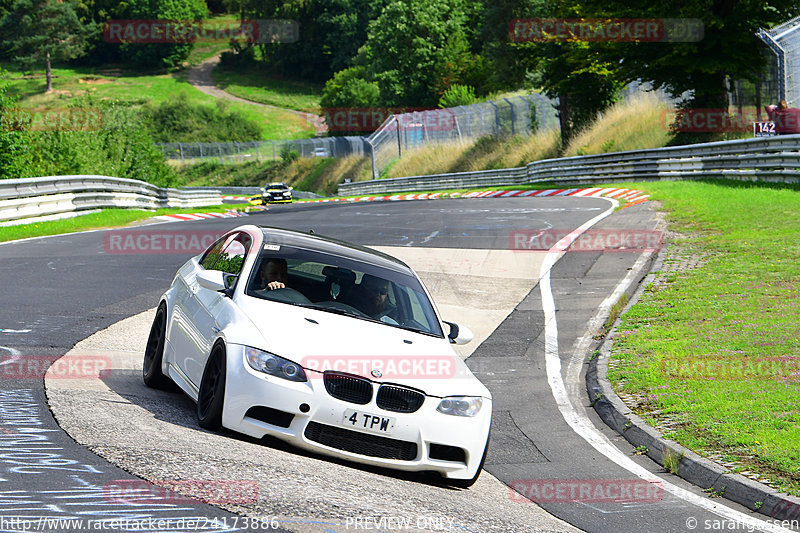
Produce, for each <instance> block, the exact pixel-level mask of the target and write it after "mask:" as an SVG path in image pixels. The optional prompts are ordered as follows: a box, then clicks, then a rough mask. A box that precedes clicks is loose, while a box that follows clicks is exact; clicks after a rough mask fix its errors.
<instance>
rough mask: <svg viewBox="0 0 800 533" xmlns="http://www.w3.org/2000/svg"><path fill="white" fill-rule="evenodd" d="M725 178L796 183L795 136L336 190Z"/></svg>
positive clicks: (799, 160)
mask: <svg viewBox="0 0 800 533" xmlns="http://www.w3.org/2000/svg"><path fill="white" fill-rule="evenodd" d="M705 178H727V179H738V180H750V181H775V182H783V183H798V179H799V178H800V135H784V136H778V137H765V138H756V139H743V140H736V141H721V142H713V143H704V144H694V145H688V146H675V147H668V148H654V149H649V150H635V151H630V152H614V153H608V154H598V155H587V156H575V157H563V158H558V159H544V160H541V161H534V162H533V163H529V164H528V165H527V166H526V167H520V168H508V169H502V170H484V171H478V172H454V173H450V174H437V175H433V176H411V177H405V178H391V179H383V180H370V181H361V182H354V183H343V184H341V185H340V186H339V191H338V192H339V194H340V195H358V194H377V193H396V192H404V191H420V190H431V189H455V188H465V187H493V186H514V185H528V184H533V183H537V184H545V185H546V184H548V183H551V184H552V185H554V186H568V185H572V184H578V183H581V184H586V183H592V182H594V183H601V182H602V183H614V182H621V181H632V180H633V181H655V180H685V179H705Z"/></svg>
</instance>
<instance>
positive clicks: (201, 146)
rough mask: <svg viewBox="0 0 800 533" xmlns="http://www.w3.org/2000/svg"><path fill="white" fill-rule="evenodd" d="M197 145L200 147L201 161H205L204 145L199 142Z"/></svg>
mask: <svg viewBox="0 0 800 533" xmlns="http://www.w3.org/2000/svg"><path fill="white" fill-rule="evenodd" d="M197 147H198V148H200V161H205V159H203V145H202V144H200V143H197Z"/></svg>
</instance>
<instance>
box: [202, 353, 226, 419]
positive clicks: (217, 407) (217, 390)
mask: <svg viewBox="0 0 800 533" xmlns="http://www.w3.org/2000/svg"><path fill="white" fill-rule="evenodd" d="M225 366H226V362H225V348H224V347H223V346H222V345H221V344H217V345H216V346H214V349H213V350H211V356H210V357H209V358H208V362H207V363H206V369H205V370H204V371H203V379H202V380H200V391H199V392H198V394H197V422H198V423H199V424H200V427H202V428H205V429H210V430H216V429H219V428H220V427H222V407H223V405H224V403H225V375H226V371H225Z"/></svg>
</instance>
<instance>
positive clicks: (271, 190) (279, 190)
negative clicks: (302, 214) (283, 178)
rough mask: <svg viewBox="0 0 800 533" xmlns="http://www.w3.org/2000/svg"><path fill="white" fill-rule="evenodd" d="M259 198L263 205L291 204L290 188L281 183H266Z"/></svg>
mask: <svg viewBox="0 0 800 533" xmlns="http://www.w3.org/2000/svg"><path fill="white" fill-rule="evenodd" d="M261 197H262V204H264V205H266V204H287V203H292V188H291V187H289V186H288V185H286V184H285V183H282V182H274V183H267V184H266V185H265V186H264V193H263V194H262V195H261Z"/></svg>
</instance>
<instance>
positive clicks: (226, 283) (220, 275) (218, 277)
mask: <svg viewBox="0 0 800 533" xmlns="http://www.w3.org/2000/svg"><path fill="white" fill-rule="evenodd" d="M197 283H198V284H199V285H200V286H201V287H203V288H204V289H208V290H211V291H215V292H224V293H225V294H227V295H228V296H230V294H228V292H229V291H230V289H231V287H233V284H234V283H236V276H234V275H233V274H226V273H225V272H222V271H220V270H203V271H202V272H200V273H198V274H197Z"/></svg>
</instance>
